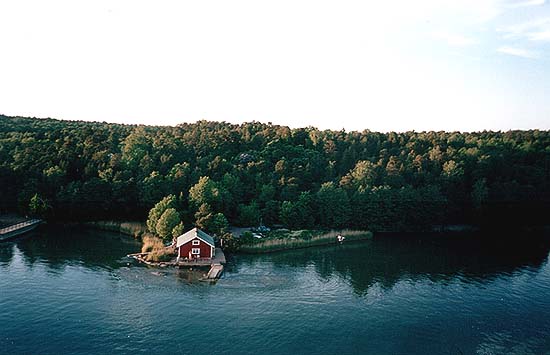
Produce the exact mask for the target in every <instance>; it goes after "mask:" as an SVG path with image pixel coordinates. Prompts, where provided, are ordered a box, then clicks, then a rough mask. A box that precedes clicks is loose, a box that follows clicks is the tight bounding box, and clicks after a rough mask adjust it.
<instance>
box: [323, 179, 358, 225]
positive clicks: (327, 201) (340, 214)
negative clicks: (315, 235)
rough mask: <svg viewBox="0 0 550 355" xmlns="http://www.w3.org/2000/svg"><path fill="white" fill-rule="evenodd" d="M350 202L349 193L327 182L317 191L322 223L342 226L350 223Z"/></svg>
mask: <svg viewBox="0 0 550 355" xmlns="http://www.w3.org/2000/svg"><path fill="white" fill-rule="evenodd" d="M349 212H350V203H349V198H348V195H347V193H346V192H345V191H344V190H343V189H341V188H339V187H336V186H334V183H332V182H327V183H324V184H323V185H321V188H320V189H319V191H318V192H317V217H318V222H319V224H320V225H322V226H324V227H327V228H342V227H346V226H347V225H348V221H349V217H350V215H349Z"/></svg>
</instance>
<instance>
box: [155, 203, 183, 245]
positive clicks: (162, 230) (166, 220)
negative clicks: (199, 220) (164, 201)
mask: <svg viewBox="0 0 550 355" xmlns="http://www.w3.org/2000/svg"><path fill="white" fill-rule="evenodd" d="M180 223H181V220H180V215H179V214H178V212H177V211H176V209H174V208H168V209H166V211H164V213H162V215H161V216H160V218H159V220H158V222H157V225H156V227H155V230H156V234H157V235H158V236H159V237H160V238H162V239H163V240H164V241H169V240H171V239H172V237H173V231H174V228H176V226H178V225H179V224H180Z"/></svg>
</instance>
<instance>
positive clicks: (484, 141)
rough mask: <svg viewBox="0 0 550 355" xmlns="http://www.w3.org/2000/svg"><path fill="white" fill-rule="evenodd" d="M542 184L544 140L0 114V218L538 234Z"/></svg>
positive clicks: (549, 188)
mask: <svg viewBox="0 0 550 355" xmlns="http://www.w3.org/2000/svg"><path fill="white" fill-rule="evenodd" d="M549 181H550V132H549V131H540V130H530V131H508V132H487V131H484V132H473V133H459V132H402V133H396V132H389V133H379V132H370V131H368V130H366V131H363V132H346V131H330V130H324V131H320V130H318V129H316V128H313V127H308V128H297V129H290V128H288V127H284V126H278V125H272V124H263V123H258V122H251V123H243V124H240V125H235V124H229V123H225V122H206V121H199V122H196V123H192V124H188V123H184V124H181V125H178V126H176V127H154V126H135V125H119V124H108V123H99V122H80V121H59V120H54V119H31V118H20V117H6V116H0V186H2V187H9V188H2V189H0V212H1V213H4V212H19V213H24V214H45V216H46V217H47V218H48V219H52V220H61V221H94V220H106V219H109V220H112V219H115V220H145V219H148V223H147V226H148V228H149V230H150V231H151V232H156V228H157V224H158V222H159V219H160V218H161V216H162V215H163V213H164V212H165V211H166V210H167V209H169V208H174V209H176V210H177V212H178V213H179V214H180V215H181V217H182V218H183V219H184V220H190V221H193V220H194V221H195V224H196V225H201V226H205V227H207V228H210V229H211V231H213V230H215V231H216V232H217V233H223V230H224V229H225V225H226V224H227V223H231V224H249V223H250V224H256V222H257V221H258V217H259V219H260V220H261V221H262V223H264V224H267V225H278V224H284V225H285V226H288V227H292V228H295V229H296V228H310V227H312V226H315V225H319V226H322V227H326V228H333V227H346V228H359V229H364V228H368V229H372V230H411V229H429V228H430V227H431V226H433V225H434V224H457V223H483V224H488V225H499V226H503V227H505V226H520V225H527V224H528V225H542V224H548V223H550V221H549V218H550V217H549V215H548V213H546V211H548V209H549V208H550V183H549ZM35 196H36V198H34V197H35ZM163 196H168V197H167V200H166V201H165V200H164V199H163ZM161 199H162V201H164V202H162V201H161V202H162V203H160V205H159V206H156V205H155V204H156V203H157V201H159V200H161ZM31 200H33V201H32V204H31ZM41 201H42V202H44V203H45V204H46V206H44V204H43V203H42V202H41ZM157 204H158V203H157ZM203 206H204V207H203ZM44 207H46V208H44ZM201 209H202V210H201ZM147 217H148V218H147ZM194 217H195V218H194ZM178 223H179V222H178ZM171 233H172V236H173V235H174V234H173V233H174V230H173V229H172V231H171Z"/></svg>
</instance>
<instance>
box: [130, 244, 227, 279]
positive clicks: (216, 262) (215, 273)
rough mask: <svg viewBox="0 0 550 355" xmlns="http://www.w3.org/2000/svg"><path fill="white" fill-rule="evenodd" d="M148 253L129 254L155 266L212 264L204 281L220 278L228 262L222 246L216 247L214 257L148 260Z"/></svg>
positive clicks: (189, 266) (179, 266) (200, 265)
mask: <svg viewBox="0 0 550 355" xmlns="http://www.w3.org/2000/svg"><path fill="white" fill-rule="evenodd" d="M147 254H149V253H135V254H128V255H127V256H128V257H130V258H134V259H136V260H137V261H139V262H141V263H144V264H146V265H149V266H155V267H168V266H172V267H177V268H182V267H183V268H186V267H188V268H192V267H205V266H210V270H209V271H208V273H207V274H206V276H205V277H204V278H203V279H201V280H202V281H214V280H217V279H219V278H220V276H221V275H222V273H223V264H225V263H226V259H225V254H224V252H223V250H221V248H216V252H215V254H214V257H213V258H211V259H210V258H198V259H192V260H185V259H184V260H179V261H178V260H177V259H174V260H172V261H159V262H154V261H147V260H145V258H146V257H147Z"/></svg>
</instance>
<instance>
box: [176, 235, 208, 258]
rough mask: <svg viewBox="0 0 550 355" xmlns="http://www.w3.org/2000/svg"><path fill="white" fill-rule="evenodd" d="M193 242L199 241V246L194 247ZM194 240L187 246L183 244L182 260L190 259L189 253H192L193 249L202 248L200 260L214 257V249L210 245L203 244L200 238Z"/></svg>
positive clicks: (181, 249)
mask: <svg viewBox="0 0 550 355" xmlns="http://www.w3.org/2000/svg"><path fill="white" fill-rule="evenodd" d="M193 240H198V241H199V243H200V244H199V245H193ZM193 240H190V241H189V242H188V243H186V244H183V245H182V246H180V250H179V252H180V254H179V255H180V256H181V258H187V257H189V252H190V251H191V249H192V248H200V250H201V254H200V256H199V257H200V258H211V257H212V255H211V253H212V249H211V248H212V247H211V246H210V244H207V243H205V242H203V241H202V240H200V239H198V238H195V239H193Z"/></svg>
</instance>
